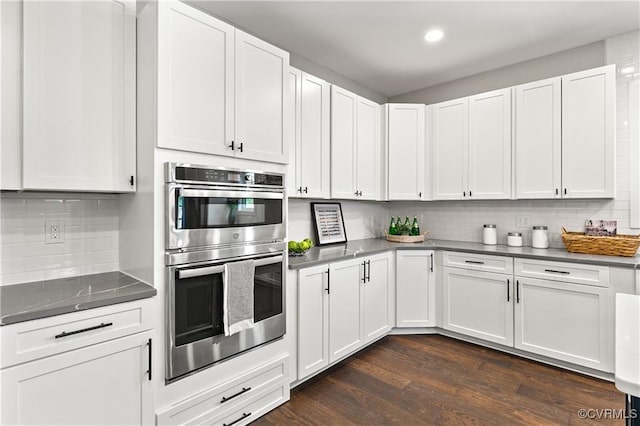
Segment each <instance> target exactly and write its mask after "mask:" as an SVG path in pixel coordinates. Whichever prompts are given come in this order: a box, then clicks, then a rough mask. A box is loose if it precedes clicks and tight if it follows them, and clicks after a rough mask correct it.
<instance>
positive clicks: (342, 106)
mask: <svg viewBox="0 0 640 426" xmlns="http://www.w3.org/2000/svg"><path fill="white" fill-rule="evenodd" d="M358 108H359V103H358V95H356V94H355V93H351V92H349V91H347V90H344V89H342V88H340V87H338V86H335V85H332V86H331V198H347V199H349V198H354V199H355V198H358V196H357V195H358V193H357V191H358V188H357V187H356V182H357V181H356V159H355V157H356V130H357V124H358V119H357V113H358ZM372 166H373V164H371V165H370V167H372Z"/></svg>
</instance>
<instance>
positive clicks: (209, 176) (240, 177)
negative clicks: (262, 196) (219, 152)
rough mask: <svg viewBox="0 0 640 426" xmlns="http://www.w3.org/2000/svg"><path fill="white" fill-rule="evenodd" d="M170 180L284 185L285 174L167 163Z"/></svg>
mask: <svg viewBox="0 0 640 426" xmlns="http://www.w3.org/2000/svg"><path fill="white" fill-rule="evenodd" d="M167 167H168V168H167V176H168V177H169V179H168V181H176V182H193V183H201V184H222V185H243V186H252V185H260V186H268V187H279V188H282V187H284V176H283V175H281V174H277V173H273V174H271V173H260V172H253V171H243V170H230V169H214V168H209V167H201V166H190V165H189V166H187V165H176V164H171V163H168V164H167Z"/></svg>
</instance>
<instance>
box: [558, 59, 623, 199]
mask: <svg viewBox="0 0 640 426" xmlns="http://www.w3.org/2000/svg"><path fill="white" fill-rule="evenodd" d="M615 106H616V102H615V65H607V66H604V67H600V68H595V69H591V70H587V71H581V72H577V73H573V74H569V75H565V76H563V77H562V195H563V197H565V198H613V196H614V193H615V188H614V177H615V170H614V166H615V139H614V136H615V121H614V120H615Z"/></svg>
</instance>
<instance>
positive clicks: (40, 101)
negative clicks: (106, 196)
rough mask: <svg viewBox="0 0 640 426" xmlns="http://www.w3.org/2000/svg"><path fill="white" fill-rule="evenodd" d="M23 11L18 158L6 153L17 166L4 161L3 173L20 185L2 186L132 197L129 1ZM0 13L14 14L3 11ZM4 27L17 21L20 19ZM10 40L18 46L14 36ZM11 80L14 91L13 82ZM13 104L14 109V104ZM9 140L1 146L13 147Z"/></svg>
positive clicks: (132, 21)
mask: <svg viewBox="0 0 640 426" xmlns="http://www.w3.org/2000/svg"><path fill="white" fill-rule="evenodd" d="M22 5H23V8H22V34H21V38H22V44H23V48H24V50H23V53H24V54H23V57H22V61H23V70H22V79H23V81H22V84H23V86H22V87H23V92H22V98H21V102H22V104H21V106H22V112H23V117H22V119H23V121H22V124H23V127H22V158H20V150H17V151H16V150H12V149H9V150H7V151H6V152H7V153H9V154H11V155H15V154H17V155H16V158H13V159H9V158H3V163H4V164H3V166H4V167H9V168H10V169H11V170H12V171H13V172H12V173H11V176H13V177H16V176H17V177H18V179H15V178H14V179H13V180H14V181H15V180H19V176H20V175H21V176H22V182H21V183H19V182H13V183H9V185H12V186H14V187H15V188H18V189H29V190H62V191H89V192H130V191H135V175H136V136H135V132H136V3H135V1H128V0H126V1H100V2H47V1H26V2H23V3H22ZM5 11H12V12H15V11H14V10H13V9H12V8H10V7H6V8H5V6H4V5H3V14H4V12H5ZM4 19H5V17H3V20H4ZM9 19H16V20H19V19H20V16H19V13H13V15H12V18H9ZM11 28H14V26H10V27H9V29H11ZM15 28H20V25H19V23H17V24H16V26H15ZM14 35H15V36H16V37H15V40H16V41H18V40H19V39H20V35H18V34H17V33H16V34H14ZM4 37H5V34H4V31H3V38H4ZM10 40H13V39H10ZM8 42H9V41H8ZM3 44H4V43H3ZM3 47H5V46H3ZM10 52H11V50H10ZM3 53H4V52H3ZM16 59H20V58H19V57H18V58H16ZM3 68H4V66H3ZM11 76H14V77H15V78H16V79H17V80H16V81H15V82H14V83H15V84H18V85H19V84H20V83H21V82H20V81H19V79H18V78H17V77H16V76H19V74H10V76H9V77H11ZM12 94H13V93H11V94H9V95H12ZM9 95H7V96H9ZM4 96H5V95H3V101H4V100H6V98H5V97H4ZM19 99H20V98H19V95H17V96H16V98H15V99H14V101H15V102H16V103H17V104H19ZM3 103H4V102H3ZM13 107H18V108H20V105H13ZM14 124H15V123H14ZM3 125H4V123H3ZM9 136H13V137H11V138H9V140H8V142H10V143H14V144H15V142H16V141H18V143H19V142H20V141H19V137H17V138H16V137H15V136H16V135H14V134H12V135H9ZM3 138H4V134H3ZM4 143H5V142H3V147H4ZM3 157H4V154H3ZM9 160H10V161H9ZM9 162H10V163H12V164H9ZM20 166H22V172H21V173H20V171H19V170H18V169H19V168H20ZM4 187H5V186H4V184H3V188H4Z"/></svg>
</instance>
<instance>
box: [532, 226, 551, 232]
mask: <svg viewBox="0 0 640 426" xmlns="http://www.w3.org/2000/svg"><path fill="white" fill-rule="evenodd" d="M533 229H534V230H535V229H544V230H545V231H546V230H547V229H548V228H547V227H546V226H543V225H536V226H534V227H533Z"/></svg>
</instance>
